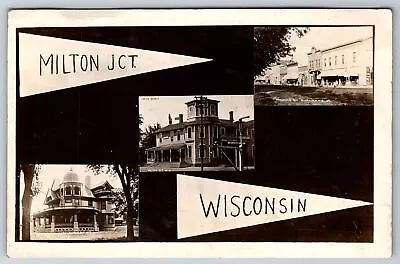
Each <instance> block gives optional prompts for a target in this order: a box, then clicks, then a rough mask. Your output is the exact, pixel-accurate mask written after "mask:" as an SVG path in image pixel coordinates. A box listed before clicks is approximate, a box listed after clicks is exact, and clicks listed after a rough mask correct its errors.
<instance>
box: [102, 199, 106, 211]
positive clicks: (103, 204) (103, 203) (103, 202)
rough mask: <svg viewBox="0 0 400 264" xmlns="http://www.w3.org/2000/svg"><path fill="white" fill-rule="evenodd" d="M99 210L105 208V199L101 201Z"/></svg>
mask: <svg viewBox="0 0 400 264" xmlns="http://www.w3.org/2000/svg"><path fill="white" fill-rule="evenodd" d="M101 210H106V202H105V201H102V202H101Z"/></svg>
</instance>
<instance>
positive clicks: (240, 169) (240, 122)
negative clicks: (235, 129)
mask: <svg viewBox="0 0 400 264" xmlns="http://www.w3.org/2000/svg"><path fill="white" fill-rule="evenodd" d="M245 118H250V116H245V117H242V118H239V171H242V170H243V164H242V163H243V162H242V159H243V157H242V155H243V151H242V150H243V139H242V123H243V119H245Z"/></svg>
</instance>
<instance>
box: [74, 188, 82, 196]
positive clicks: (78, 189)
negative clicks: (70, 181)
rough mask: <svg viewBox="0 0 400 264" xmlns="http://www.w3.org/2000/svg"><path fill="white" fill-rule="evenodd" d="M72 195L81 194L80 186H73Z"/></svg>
mask: <svg viewBox="0 0 400 264" xmlns="http://www.w3.org/2000/svg"><path fill="white" fill-rule="evenodd" d="M74 195H81V188H80V187H78V186H75V188H74Z"/></svg>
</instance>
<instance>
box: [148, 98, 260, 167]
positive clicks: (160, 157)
mask: <svg viewBox="0 0 400 264" xmlns="http://www.w3.org/2000/svg"><path fill="white" fill-rule="evenodd" d="M185 104H186V108H187V120H186V121H184V120H183V114H179V117H178V118H177V119H178V120H179V121H178V123H175V124H173V123H172V118H171V116H170V115H169V117H168V118H169V124H168V125H167V126H165V127H162V128H160V129H158V130H157V131H155V134H156V146H155V147H152V148H148V149H146V158H147V163H148V164H153V163H175V164H177V165H178V166H179V167H188V166H200V165H201V147H200V146H201V143H202V141H203V146H204V155H203V165H204V166H220V165H228V166H236V167H237V166H238V165H239V164H240V162H242V163H241V164H242V165H243V166H253V165H254V121H253V120H251V121H248V122H245V121H240V122H239V120H236V121H235V120H234V113H233V111H230V112H229V119H220V118H219V116H218V104H219V101H217V100H211V99H203V100H202V101H200V100H192V101H189V102H186V103H185ZM202 109H203V115H201V110H202ZM202 127H203V128H204V129H203V132H202ZM240 145H241V146H242V148H241V151H240V150H239V147H240ZM240 153H241V155H240ZM240 159H241V161H240Z"/></svg>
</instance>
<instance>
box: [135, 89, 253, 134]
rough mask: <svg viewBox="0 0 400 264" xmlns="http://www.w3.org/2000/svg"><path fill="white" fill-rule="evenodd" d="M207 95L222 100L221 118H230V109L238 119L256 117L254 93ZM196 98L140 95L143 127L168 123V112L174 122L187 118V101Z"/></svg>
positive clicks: (219, 105) (220, 106)
mask: <svg viewBox="0 0 400 264" xmlns="http://www.w3.org/2000/svg"><path fill="white" fill-rule="evenodd" d="M205 97H207V98H209V99H214V100H218V101H220V103H219V104H218V107H219V108H218V114H219V118H221V119H229V111H233V118H234V120H235V121H237V120H238V119H239V118H241V117H244V116H250V118H249V119H245V121H249V120H253V119H254V101H253V95H222V96H215V95H210V96H207V95H205ZM191 100H194V96H162V97H155V96H154V97H147V96H146V97H140V98H139V113H140V114H141V115H142V116H143V124H142V126H141V127H142V128H143V129H144V128H146V127H147V126H148V125H154V124H156V123H157V122H159V123H160V125H161V126H162V127H164V126H166V125H168V114H171V118H172V123H173V124H175V123H178V122H179V121H178V120H175V117H178V116H179V114H183V120H184V121H186V120H187V109H186V105H185V103H186V102H189V101H191Z"/></svg>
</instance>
